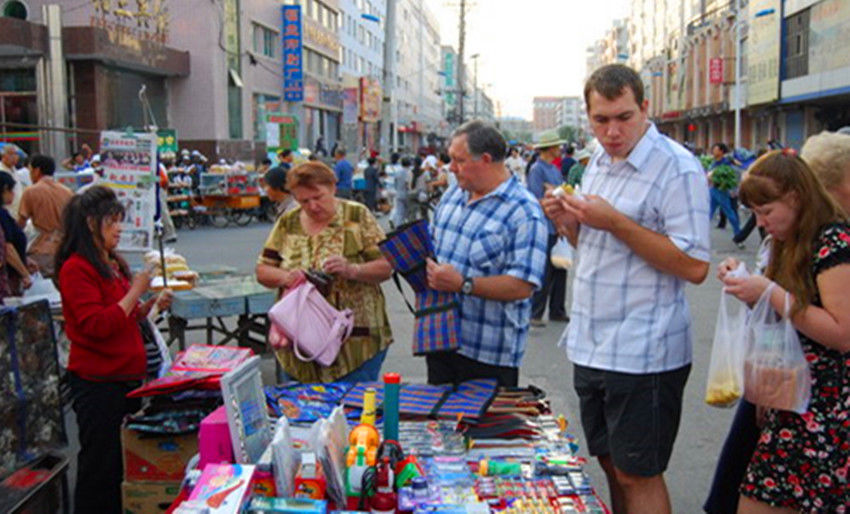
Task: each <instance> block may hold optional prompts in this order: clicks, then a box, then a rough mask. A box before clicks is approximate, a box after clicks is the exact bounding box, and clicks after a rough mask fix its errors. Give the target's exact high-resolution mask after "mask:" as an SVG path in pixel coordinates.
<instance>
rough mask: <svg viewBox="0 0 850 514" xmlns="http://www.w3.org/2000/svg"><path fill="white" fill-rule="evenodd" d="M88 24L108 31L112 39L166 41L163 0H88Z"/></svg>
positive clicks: (164, 2)
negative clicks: (89, 14) (90, 10)
mask: <svg viewBox="0 0 850 514" xmlns="http://www.w3.org/2000/svg"><path fill="white" fill-rule="evenodd" d="M90 1H91V5H92V8H93V9H94V13H93V14H92V17H91V25H92V26H93V27H99V28H102V29H104V30H106V31H107V33H109V35H110V38H111V39H112V40H115V41H118V40H124V39H126V38H131V39H136V40H148V41H154V42H157V43H160V44H166V43H167V42H168V24H169V14H168V5H167V0H90Z"/></svg>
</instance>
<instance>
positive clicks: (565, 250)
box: [549, 237, 573, 269]
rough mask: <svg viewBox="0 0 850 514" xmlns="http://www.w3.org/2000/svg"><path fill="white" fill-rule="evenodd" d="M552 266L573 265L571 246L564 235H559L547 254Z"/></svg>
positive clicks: (564, 267) (565, 267) (566, 266)
mask: <svg viewBox="0 0 850 514" xmlns="http://www.w3.org/2000/svg"><path fill="white" fill-rule="evenodd" d="M549 260H550V261H551V262H552V266H555V267H556V268H561V269H569V268H571V267H572V265H573V247H572V245H570V242H569V241H567V238H566V237H559V238H558V241H557V242H556V243H555V246H553V247H552V252H551V253H550V254H549Z"/></svg>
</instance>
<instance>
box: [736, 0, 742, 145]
mask: <svg viewBox="0 0 850 514" xmlns="http://www.w3.org/2000/svg"><path fill="white" fill-rule="evenodd" d="M743 25H744V20H742V19H741V0H735V148H741V32H742V29H743Z"/></svg>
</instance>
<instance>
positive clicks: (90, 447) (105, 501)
mask: <svg viewBox="0 0 850 514" xmlns="http://www.w3.org/2000/svg"><path fill="white" fill-rule="evenodd" d="M70 382H71V395H72V398H73V407H74V413H76V415H77V425H78V426H79V437H80V452H79V453H78V454H77V487H76V489H75V490H74V512H75V514H89V513H91V514H113V513H114V514H120V513H121V512H122V509H121V481H122V479H123V477H124V470H123V467H122V465H121V420H123V419H124V416H125V415H126V414H131V413H133V412H136V411H137V410H139V408H140V407H141V401H140V400H139V399H137V398H136V399H129V398H127V397H126V394H127V393H128V392H130V391H131V390H133V389H134V388H136V387H138V385H139V384H138V383H125V382H91V381H88V380H84V379H82V378H80V377H78V376H76V375H74V374H73V373H72V374H71V375H70Z"/></svg>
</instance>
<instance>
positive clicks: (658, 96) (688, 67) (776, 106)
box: [630, 0, 850, 150]
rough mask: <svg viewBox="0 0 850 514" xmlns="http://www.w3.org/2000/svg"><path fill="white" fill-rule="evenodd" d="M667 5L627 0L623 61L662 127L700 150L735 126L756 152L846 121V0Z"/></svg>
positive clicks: (730, 139)
mask: <svg viewBox="0 0 850 514" xmlns="http://www.w3.org/2000/svg"><path fill="white" fill-rule="evenodd" d="M662 4H664V5H662ZM667 4H670V2H666V3H665V0H634V1H633V4H632V19H631V20H630V26H631V27H632V28H633V32H632V36H631V37H632V39H631V51H632V57H631V58H630V64H632V65H633V66H635V67H636V68H637V69H639V70H640V71H641V74H642V76H643V77H644V81H645V83H646V88H647V96H648V98H649V99H650V116H651V117H652V119H653V120H655V121H656V123H657V124H658V125H659V128H660V129H661V130H662V131H664V132H667V133H668V134H670V135H671V136H672V137H674V138H676V139H678V140H680V141H685V142H688V143H690V144H691V145H693V147H694V148H701V149H708V148H710V146H711V145H712V144H714V143H715V142H726V143H727V144H733V143H734V141H735V138H736V133H737V134H739V138H740V142H739V144H740V145H741V146H744V147H747V148H751V149H753V150H756V149H758V148H760V147H763V146H765V145H766V144H767V143H768V142H769V141H777V142H780V143H783V144H786V145H789V146H792V147H796V148H799V147H800V146H802V144H803V142H804V141H805V139H806V138H807V137H808V136H810V135H812V134H815V133H817V132H819V131H821V130H837V129H838V128H841V127H843V126H846V125H848V124H850V114H848V112H850V111H848V107H850V57H848V56H850V51H848V50H850V42H848V41H847V38H846V37H845V36H844V35H845V34H848V33H850V3H848V2H846V1H842V0H785V1H782V0H742V2H741V5H742V9H741V12H740V13H736V12H735V2H733V1H730V0H711V1H709V0H703V1H700V2H673V3H672V5H667ZM677 8H678V9H679V10H678V11H677V10H676V9H677ZM677 16H678V17H679V20H680V23H678V24H677V22H676V17H677ZM665 19H666V22H665V21H664V20H665ZM682 20H683V21H684V23H681V21H682ZM739 29H740V32H739ZM739 37H740V42H741V45H740V48H741V54H740V67H741V72H740V75H739V76H737V77H736V73H735V67H736V62H737V61H738V56H737V55H736V41H737V39H738V38H739ZM736 106H737V107H738V109H737V110H740V123H739V124H738V126H737V127H736V122H735V111H736Z"/></svg>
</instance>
